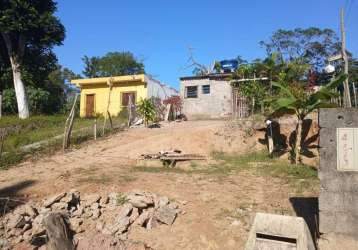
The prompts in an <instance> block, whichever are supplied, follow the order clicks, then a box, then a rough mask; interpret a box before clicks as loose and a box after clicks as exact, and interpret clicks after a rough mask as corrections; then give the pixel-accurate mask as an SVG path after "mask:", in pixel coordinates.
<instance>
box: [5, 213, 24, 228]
mask: <svg viewBox="0 0 358 250" xmlns="http://www.w3.org/2000/svg"><path fill="white" fill-rule="evenodd" d="M25 224H26V220H25V218H24V216H22V215H20V214H14V215H11V216H9V221H8V223H7V227H8V228H22V227H23V226H25Z"/></svg>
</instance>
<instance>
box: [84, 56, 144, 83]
mask: <svg viewBox="0 0 358 250" xmlns="http://www.w3.org/2000/svg"><path fill="white" fill-rule="evenodd" d="M82 60H83V62H84V64H85V69H84V71H83V74H84V75H85V76H86V77H88V78H92V77H109V76H121V75H135V74H143V73H145V71H144V64H143V62H141V61H139V60H138V59H136V58H135V57H134V55H133V54H132V53H131V52H109V53H107V54H106V55H105V56H103V57H88V56H84V57H83V58H82Z"/></svg>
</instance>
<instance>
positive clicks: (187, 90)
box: [185, 85, 198, 98]
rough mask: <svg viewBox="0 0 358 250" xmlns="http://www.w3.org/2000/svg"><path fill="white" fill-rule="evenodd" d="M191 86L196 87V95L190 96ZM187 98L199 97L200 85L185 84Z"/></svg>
mask: <svg viewBox="0 0 358 250" xmlns="http://www.w3.org/2000/svg"><path fill="white" fill-rule="evenodd" d="M189 88H196V90H195V92H196V93H195V96H194V95H193V96H189V95H188V94H189ZM185 98H198V85H192V86H185Z"/></svg>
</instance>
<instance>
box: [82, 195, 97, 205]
mask: <svg viewBox="0 0 358 250" xmlns="http://www.w3.org/2000/svg"><path fill="white" fill-rule="evenodd" d="M100 199H101V196H100V195H99V194H90V195H86V196H85V197H83V198H82V203H83V206H84V207H90V206H91V205H92V204H93V203H96V202H99V200H100Z"/></svg>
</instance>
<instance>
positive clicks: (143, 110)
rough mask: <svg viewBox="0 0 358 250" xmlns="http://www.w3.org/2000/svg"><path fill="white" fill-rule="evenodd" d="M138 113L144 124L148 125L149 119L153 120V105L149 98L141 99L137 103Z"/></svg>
mask: <svg viewBox="0 0 358 250" xmlns="http://www.w3.org/2000/svg"><path fill="white" fill-rule="evenodd" d="M137 111H138V114H139V115H140V116H141V117H142V118H143V120H144V125H145V126H146V127H148V123H149V122H150V121H154V119H155V117H156V109H155V105H154V103H153V102H152V100H150V99H147V98H145V99H141V100H140V102H139V103H138V105H137Z"/></svg>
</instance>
